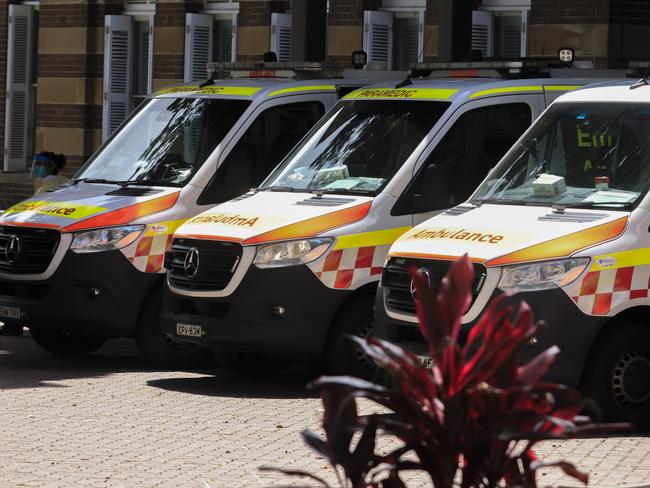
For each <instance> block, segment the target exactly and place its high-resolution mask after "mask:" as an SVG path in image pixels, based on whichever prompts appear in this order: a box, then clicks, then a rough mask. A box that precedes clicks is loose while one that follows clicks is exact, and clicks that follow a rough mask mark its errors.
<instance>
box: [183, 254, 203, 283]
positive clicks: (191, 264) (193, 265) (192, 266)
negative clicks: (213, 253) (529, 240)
mask: <svg viewBox="0 0 650 488" xmlns="http://www.w3.org/2000/svg"><path fill="white" fill-rule="evenodd" d="M183 269H184V270H185V276H187V277H188V278H194V277H195V276H196V273H197V272H198V271H199V250H198V249H197V248H195V247H193V248H192V249H190V250H189V251H188V252H187V256H185V263H183Z"/></svg>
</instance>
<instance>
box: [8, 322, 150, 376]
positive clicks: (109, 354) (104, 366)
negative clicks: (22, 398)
mask: <svg viewBox="0 0 650 488" xmlns="http://www.w3.org/2000/svg"><path fill="white" fill-rule="evenodd" d="M129 371H140V372H147V371H159V370H156V369H152V368H151V366H150V365H149V364H148V363H147V362H146V361H145V359H144V358H143V357H142V356H141V355H140V353H139V351H138V350H137V348H136V347H135V344H134V343H133V341H131V340H128V339H116V340H110V341H108V342H107V343H106V344H105V345H104V346H102V348H101V349H99V350H98V351H97V352H95V353H93V354H91V355H89V356H83V357H76V358H65V357H60V356H55V355H53V354H50V353H48V352H46V351H44V350H42V349H41V348H40V347H39V346H38V345H37V344H36V343H35V342H34V341H33V340H32V338H31V337H30V336H29V333H25V335H24V336H22V337H11V336H0V389H12V388H34V387H38V386H47V387H64V385H59V384H56V383H52V382H57V381H64V380H70V379H78V378H99V377H102V376H106V375H109V374H111V373H116V372H129Z"/></svg>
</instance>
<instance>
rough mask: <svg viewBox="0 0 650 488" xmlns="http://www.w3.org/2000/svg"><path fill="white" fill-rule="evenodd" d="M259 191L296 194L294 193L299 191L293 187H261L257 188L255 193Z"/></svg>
mask: <svg viewBox="0 0 650 488" xmlns="http://www.w3.org/2000/svg"><path fill="white" fill-rule="evenodd" d="M258 191H278V192H284V191H286V192H289V193H291V192H294V191H299V190H297V189H296V188H294V187H293V186H260V187H258V188H255V193H257V192H258Z"/></svg>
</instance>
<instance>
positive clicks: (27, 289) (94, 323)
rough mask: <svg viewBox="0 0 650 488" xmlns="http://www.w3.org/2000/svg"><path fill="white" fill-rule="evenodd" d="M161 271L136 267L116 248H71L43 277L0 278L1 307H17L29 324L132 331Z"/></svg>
mask: <svg viewBox="0 0 650 488" xmlns="http://www.w3.org/2000/svg"><path fill="white" fill-rule="evenodd" d="M161 280H162V275H159V274H152V273H142V272H140V271H138V270H137V269H136V268H135V267H134V266H133V265H132V264H131V263H130V262H129V261H128V260H127V259H126V258H125V257H124V255H123V254H122V253H121V252H120V251H108V252H99V253H90V254H75V253H73V252H69V251H68V253H67V254H66V255H65V256H64V258H63V260H62V261H61V264H60V265H59V267H58V268H57V270H56V271H55V272H54V274H53V275H52V276H51V277H50V278H48V279H46V280H41V281H18V280H10V279H6V278H0V307H12V308H18V309H20V310H21V312H22V313H21V318H20V319H19V320H15V319H8V318H0V321H3V322H7V323H14V324H15V323H18V324H20V325H24V326H28V327H39V328H43V329H51V330H65V331H70V332H81V333H86V334H93V335H99V336H103V337H120V336H131V335H133V333H134V331H135V327H136V324H137V321H138V316H139V313H140V308H141V306H142V302H143V300H144V298H145V297H146V295H147V293H148V292H149V290H150V289H151V288H152V286H154V285H155V284H157V283H159V282H160V281H161Z"/></svg>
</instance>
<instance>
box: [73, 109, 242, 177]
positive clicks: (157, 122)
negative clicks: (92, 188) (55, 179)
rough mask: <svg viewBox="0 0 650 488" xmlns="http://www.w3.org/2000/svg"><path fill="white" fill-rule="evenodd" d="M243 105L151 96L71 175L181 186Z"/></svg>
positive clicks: (233, 122)
mask: <svg viewBox="0 0 650 488" xmlns="http://www.w3.org/2000/svg"><path fill="white" fill-rule="evenodd" d="M249 104H250V102H249V101H245V100H226V99H216V98H155V99H152V100H150V101H149V102H148V103H147V104H146V105H145V106H144V107H143V108H142V109H141V110H140V111H139V112H138V113H137V114H136V115H135V116H133V117H132V118H131V120H129V121H128V123H127V124H126V125H124V126H123V127H122V128H121V129H120V131H119V132H118V133H117V134H115V136H114V137H113V138H112V139H111V140H110V141H109V142H108V144H107V145H106V146H105V147H104V148H103V150H101V151H100V152H99V153H98V154H97V155H96V156H95V158H94V159H92V160H91V161H89V162H88V163H87V164H86V165H85V166H84V167H83V168H82V169H81V171H80V172H79V173H78V174H77V175H76V176H75V178H76V179H82V180H101V181H106V182H111V181H115V182H130V183H135V184H143V185H147V184H149V185H161V186H183V185H184V184H185V183H187V182H188V181H189V180H190V179H191V178H192V176H193V175H194V174H195V173H196V171H197V170H198V169H199V168H200V167H201V165H202V164H203V162H204V161H205V160H206V158H207V157H208V156H209V155H210V154H211V153H212V151H214V149H215V148H216V147H217V145H218V144H219V143H220V142H221V140H222V139H223V138H224V136H225V135H226V134H227V133H228V131H229V130H230V129H231V128H232V127H233V125H234V124H235V123H236V122H237V120H238V119H239V118H240V117H241V116H242V114H243V113H244V111H245V110H246V108H247V107H248V105H249Z"/></svg>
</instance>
